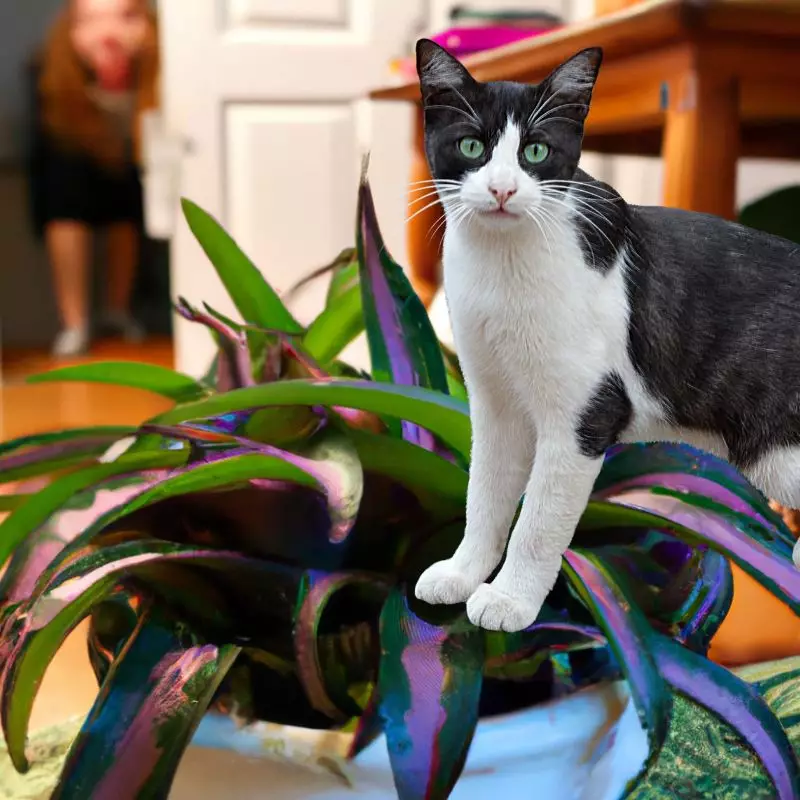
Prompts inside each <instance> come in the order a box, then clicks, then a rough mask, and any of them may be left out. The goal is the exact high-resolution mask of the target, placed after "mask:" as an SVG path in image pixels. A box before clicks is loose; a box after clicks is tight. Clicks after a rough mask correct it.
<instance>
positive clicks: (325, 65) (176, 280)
mask: <svg viewBox="0 0 800 800" xmlns="http://www.w3.org/2000/svg"><path fill="white" fill-rule="evenodd" d="M425 5H426V3H425V0H402V2H396V1H395V0H191V1H189V0H160V2H159V4H158V8H159V16H160V24H161V29H162V49H163V60H164V74H163V91H164V112H165V117H166V124H167V127H168V129H169V130H170V132H171V133H173V134H176V135H180V136H183V137H186V138H187V139H188V140H189V141H190V142H191V151H190V152H189V154H187V155H186V156H185V158H184V163H183V169H182V179H181V194H182V195H184V196H186V197H188V198H190V199H191V200H194V201H195V202H196V203H198V204H199V205H201V206H202V207H204V208H205V209H207V210H208V211H210V212H211V213H212V214H214V215H215V216H216V217H217V218H218V219H220V220H221V221H222V223H223V224H224V225H225V226H226V228H227V229H228V230H229V231H230V233H231V235H232V236H233V237H234V238H235V239H237V241H238V242H239V243H240V245H241V246H242V247H243V249H244V250H245V251H246V252H247V253H248V255H249V256H250V257H251V259H252V260H253V261H254V262H255V263H256V264H257V265H258V267H259V268H260V269H261V271H262V272H263V273H264V275H265V276H266V278H267V280H269V281H270V283H271V284H272V285H273V286H274V287H275V288H276V289H277V290H278V291H285V290H286V289H287V288H289V287H290V286H291V285H292V284H293V283H294V282H295V281H296V280H297V279H298V278H300V277H302V276H303V275H305V274H307V273H308V272H310V271H312V270H313V269H314V268H316V267H319V266H321V265H323V264H325V263H327V262H328V261H330V260H331V259H332V258H333V257H334V256H335V255H336V254H337V253H338V252H339V251H340V250H341V249H342V248H343V247H346V246H352V244H353V243H354V235H355V217H354V215H355V203H356V191H357V184H358V176H359V171H360V162H361V156H362V154H363V152H365V151H366V150H371V151H372V159H371V167H370V179H371V183H372V186H373V191H374V193H375V199H376V204H377V207H378V212H379V215H380V217H381V220H382V222H383V228H384V235H385V237H386V240H387V244H388V245H389V247H390V249H391V250H392V251H393V253H394V254H395V256H396V257H397V258H398V260H401V263H402V260H403V259H404V255H405V253H404V245H403V225H404V219H405V215H406V214H405V208H406V184H407V174H408V165H409V161H408V158H409V155H408V154H409V152H410V135H411V117H410V114H411V109H410V108H408V107H407V106H404V105H402V104H398V105H395V104H386V103H383V104H372V103H369V102H368V101H366V100H364V97H365V96H366V94H367V92H368V91H369V90H370V89H371V88H373V87H375V86H378V85H380V84H382V83H385V82H386V80H387V79H388V78H389V71H388V64H389V61H390V59H392V58H394V57H397V56H399V55H403V54H405V52H406V51H407V49H408V47H409V44H410V43H413V39H414V36H415V34H416V32H417V30H418V29H419V27H420V24H422V25H424V24H425V22H426V20H425V19H421V18H420V14H421V13H422V12H423V11H424V10H425ZM171 270H172V294H173V296H174V297H175V296H178V295H183V296H185V297H186V298H187V299H188V300H190V301H191V302H193V303H195V304H199V303H200V302H201V301H205V302H208V303H209V304H210V305H212V306H214V307H215V308H217V309H218V310H220V311H222V312H224V313H231V312H232V310H233V309H232V308H231V306H230V304H229V302H228V301H227V298H226V297H225V293H224V290H223V289H222V286H221V285H220V283H219V282H218V280H217V279H216V275H215V274H214V273H213V270H212V268H211V266H210V265H209V264H208V263H207V261H206V259H205V256H204V255H203V253H202V251H201V250H200V248H199V246H198V245H197V244H196V242H195V241H194V239H193V238H192V236H191V234H190V232H189V231H188V228H187V227H186V225H185V224H184V223H183V220H182V219H181V220H179V223H178V225H177V230H176V233H175V236H174V238H173V244H172V268H171ZM323 296H324V291H323V287H318V288H317V289H316V290H310V291H308V292H306V293H304V295H303V296H302V297H301V298H299V299H298V303H297V304H296V305H295V306H294V307H293V310H294V311H295V312H296V313H297V315H298V317H299V318H300V320H301V322H308V321H310V319H312V318H313V315H314V314H315V312H316V311H318V310H319V308H320V306H321V302H322V297H323ZM175 345H176V367H177V368H178V369H180V370H183V371H186V372H188V373H190V374H192V375H199V374H201V373H202V372H203V371H205V369H206V367H207V365H208V363H209V360H210V358H211V354H212V345H211V341H210V338H209V337H208V335H207V334H206V332H205V331H204V330H202V329H200V330H198V326H196V325H190V324H188V323H184V322H183V321H182V320H181V321H177V322H176V331H175Z"/></svg>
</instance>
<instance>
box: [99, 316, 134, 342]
mask: <svg viewBox="0 0 800 800" xmlns="http://www.w3.org/2000/svg"><path fill="white" fill-rule="evenodd" d="M99 327H100V328H101V329H102V330H103V331H106V332H108V333H111V334H113V335H115V336H121V337H122V338H123V339H124V340H125V341H126V342H132V343H137V342H141V341H142V339H144V336H145V332H144V328H143V327H142V326H141V325H140V324H139V323H138V322H137V321H136V320H135V319H134V318H133V317H132V316H131V315H130V314H129V313H128V312H126V311H106V312H105V313H104V314H103V315H102V317H101V318H100V325H99Z"/></svg>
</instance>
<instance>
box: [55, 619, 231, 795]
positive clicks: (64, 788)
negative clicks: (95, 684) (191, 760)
mask: <svg viewBox="0 0 800 800" xmlns="http://www.w3.org/2000/svg"><path fill="white" fill-rule="evenodd" d="M140 613H141V615H140V620H139V625H138V627H137V629H136V630H135V631H134V633H133V635H132V636H131V638H130V639H129V640H128V642H127V643H126V644H125V647H124V648H123V650H122V652H120V654H119V655H118V656H117V658H116V659H115V660H114V662H113V664H112V666H111V669H110V670H109V672H108V674H107V675H106V678H105V680H104V682H103V686H102V687H101V689H100V692H99V694H98V696H97V698H96V700H95V702H94V705H93V706H92V709H91V711H90V712H89V715H88V717H87V718H86V721H85V722H84V724H83V727H82V728H81V731H80V733H79V734H78V737H77V738H76V740H75V742H74V743H73V745H72V748H71V749H70V752H69V754H68V755H67V759H66V762H65V765H64V768H63V770H62V773H61V777H60V779H59V782H58V785H57V786H56V788H55V791H54V793H53V795H52V798H53V800H56V799H57V800H82V798H87V797H92V798H95V800H118V798H120V797H121V796H122V795H123V794H124V795H125V796H127V797H166V796H167V794H168V793H169V790H170V787H171V785H172V781H173V779H174V776H175V772H176V769H177V767H178V764H179V762H180V759H181V756H182V755H183V752H184V750H185V749H186V747H187V746H188V744H189V742H190V741H191V738H192V735H193V734H194V731H195V730H196V728H197V725H198V724H199V722H200V720H201V719H202V717H203V715H204V714H205V712H206V710H207V708H208V706H209V703H210V702H211V700H212V698H213V696H214V693H215V692H216V690H217V688H218V687H219V685H220V683H221V682H222V680H223V678H224V677H225V675H226V674H227V672H228V670H229V669H230V667H231V666H232V665H233V663H234V661H235V660H236V658H237V656H238V654H239V648H238V647H235V646H233V645H221V646H217V645H212V644H204V643H202V642H200V641H198V640H197V639H196V637H193V638H194V641H192V642H187V641H186V632H185V630H182V631H180V632H179V631H177V630H176V629H175V627H174V626H173V625H171V624H169V623H168V622H167V621H166V620H160V619H158V617H157V616H156V615H154V614H152V613H151V611H150V609H147V608H145V609H144V610H143V611H142V612H140ZM123 787H124V788H123Z"/></svg>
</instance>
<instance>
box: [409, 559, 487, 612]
mask: <svg viewBox="0 0 800 800" xmlns="http://www.w3.org/2000/svg"><path fill="white" fill-rule="evenodd" d="M480 582H481V579H480V578H471V577H470V576H469V575H467V574H466V573H465V572H464V571H463V570H461V569H459V568H458V567H457V566H456V565H455V564H454V563H453V562H452V560H449V559H448V560H447V561H439V562H437V563H436V564H433V565H431V566H430V567H428V569H426V570H425V572H423V573H422V575H420V577H419V580H418V581H417V585H416V587H415V588H414V594H415V595H416V596H417V599H419V600H422V601H423V602H425V603H430V604H431V605H439V604H444V605H452V604H453V603H463V602H465V601H466V599H467V598H468V597H469V596H470V595H471V594H472V593H473V592H474V591H475V587H476V586H479V585H480Z"/></svg>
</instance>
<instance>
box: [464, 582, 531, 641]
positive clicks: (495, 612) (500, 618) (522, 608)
mask: <svg viewBox="0 0 800 800" xmlns="http://www.w3.org/2000/svg"><path fill="white" fill-rule="evenodd" d="M539 610H540V606H538V605H536V604H535V603H531V602H529V601H527V600H525V599H524V598H520V597H512V596H511V595H510V594H507V593H506V592H504V591H502V590H500V589H497V588H495V587H494V586H493V585H492V584H491V583H484V584H483V585H482V586H479V587H478V588H477V589H476V590H475V593H474V594H473V595H472V596H471V597H470V598H469V600H467V616H468V617H469V621H470V622H471V623H472V624H473V625H477V626H478V627H479V628H485V629H486V630H488V631H506V632H507V633H515V632H516V631H521V630H523V629H524V628H527V627H528V626H530V625H533V623H534V622H535V621H536V617H537V616H539Z"/></svg>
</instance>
